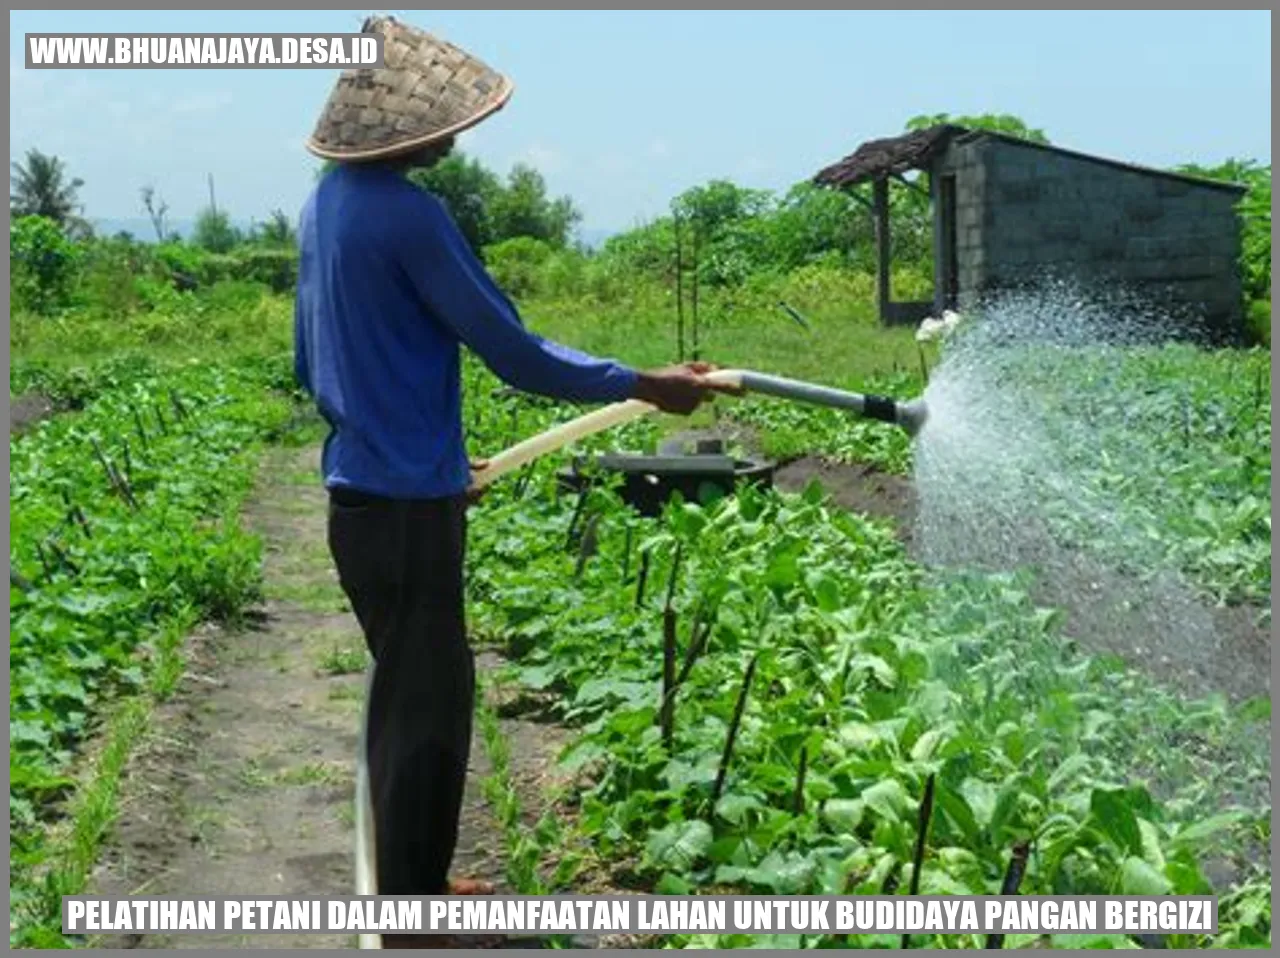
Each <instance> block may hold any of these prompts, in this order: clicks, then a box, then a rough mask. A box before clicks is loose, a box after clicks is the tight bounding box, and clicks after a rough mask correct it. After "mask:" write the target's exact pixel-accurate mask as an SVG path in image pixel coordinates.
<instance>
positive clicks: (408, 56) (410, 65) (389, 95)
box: [307, 17, 514, 161]
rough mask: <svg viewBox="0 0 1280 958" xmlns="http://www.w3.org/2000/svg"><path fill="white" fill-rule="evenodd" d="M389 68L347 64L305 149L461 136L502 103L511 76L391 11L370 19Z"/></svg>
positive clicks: (330, 150)
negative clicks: (414, 25) (379, 36)
mask: <svg viewBox="0 0 1280 958" xmlns="http://www.w3.org/2000/svg"><path fill="white" fill-rule="evenodd" d="M361 31H362V32H364V33H380V34H382V37H383V63H384V68H383V69H380V70H375V69H354V70H344V71H343V73H342V75H341V76H340V77H339V78H338V83H337V85H336V86H335V87H334V89H333V92H332V93H330V94H329V101H328V102H327V103H326V104H325V107H324V112H323V113H321V114H320V121H319V122H318V123H317V124H316V128H315V132H313V133H312V134H311V137H310V139H308V140H307V149H309V150H310V151H311V152H312V153H314V154H316V155H317V156H321V157H323V158H325V159H327V160H348V161H367V160H379V159H386V158H388V157H392V156H401V155H403V154H405V153H412V152H414V151H416V150H419V149H421V148H423V147H424V146H429V145H430V144H432V143H435V142H438V141H440V140H445V139H448V138H449V137H452V136H456V135H457V134H458V133H461V132H462V131H463V130H465V129H467V128H469V127H472V126H475V125H476V124H477V123H479V122H480V121H481V120H483V119H484V118H485V117H487V116H489V115H490V114H491V113H494V112H496V111H497V110H500V109H502V107H503V106H504V105H505V104H506V102H507V100H509V99H510V98H511V92H512V90H513V89H514V87H513V86H512V84H511V81H510V80H508V79H507V78H506V77H504V76H503V75H502V74H500V73H498V72H497V71H496V70H493V69H492V68H490V67H489V66H487V65H485V64H484V63H481V62H480V61H479V60H477V59H476V58H475V57H473V56H471V55H470V54H469V53H467V52H465V51H463V50H459V49H458V48H457V47H455V46H453V45H452V44H450V43H446V42H445V41H444V40H441V39H439V38H438V37H434V36H432V35H431V34H429V33H427V32H425V31H423V30H418V29H416V28H415V27H411V26H409V25H407V24H404V23H400V22H399V21H397V20H395V19H394V18H392V17H370V18H369V19H368V20H366V21H365V22H364V26H363V27H361Z"/></svg>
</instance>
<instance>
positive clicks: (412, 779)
mask: <svg viewBox="0 0 1280 958" xmlns="http://www.w3.org/2000/svg"><path fill="white" fill-rule="evenodd" d="M364 30H365V32H377V33H381V34H382V35H383V36H384V38H385V48H384V63H385V68H384V69H380V70H372V69H370V70H351V71H347V72H346V73H344V74H343V75H342V76H341V77H340V78H339V80H338V82H337V86H336V87H335V89H334V90H333V92H332V94H331V95H330V98H329V101H328V103H327V104H326V106H325V108H324V112H323V113H322V115H321V117H320V120H319V123H318V124H317V126H316V129H315V132H314V134H313V135H312V137H311V139H310V141H309V142H308V148H309V149H310V150H311V151H312V152H313V153H315V154H317V155H318V156H321V157H323V158H325V159H328V160H334V161H336V167H335V168H334V169H333V170H331V171H330V172H329V173H327V174H326V175H325V176H324V178H323V179H322V180H321V181H320V183H319V184H318V185H317V186H316V188H315V191H314V192H313V193H312V195H311V196H310V198H309V199H308V200H307V203H306V205H305V206H304V208H303V210H302V216H301V222H300V226H299V244H300V247H301V260H300V265H299V275H298V298H297V313H296V323H295V339H296V371H297V375H298V379H299V381H300V382H301V383H302V385H303V386H304V387H305V388H306V389H307V391H308V392H309V393H310V394H311V395H312V396H314V398H315V401H316V404H317V406H318V408H319V410H320V413H321V414H322V416H323V417H324V418H325V420H326V421H327V423H328V425H329V427H330V433H329V436H328V439H327V440H326V442H325V445H324V452H323V455H322V471H323V474H324V481H325V486H326V487H327V489H328V491H329V501H330V506H329V533H328V539H329V547H330V550H331V552H332V554H333V558H334V561H335V564H336V566H337V570H338V576H339V579H340V581H341V584H342V588H343V590H344V592H345V593H346V595H347V596H348V598H349V599H350V601H351V606H352V609H353V610H354V611H355V614H356V617H357V619H358V620H359V622H360V626H361V629H362V630H363V632H364V636H365V640H366V642H367V644H368V647H369V650H370V653H371V654H372V655H373V657H374V660H375V662H376V669H375V678H374V684H373V688H372V691H371V693H370V700H369V711H368V725H367V731H368V755H367V758H368V767H369V775H370V785H371V787H370V792H371V796H372V803H373V811H374V820H375V827H376V836H377V837H376V843H377V861H378V872H377V879H378V892H379V893H380V894H383V895H440V894H491V893H492V891H493V889H492V888H491V887H490V886H488V885H487V884H485V883H483V882H478V881H474V880H467V879H462V878H456V877H455V878H452V879H451V878H450V875H449V870H450V862H451V860H452V858H453V852H454V845H455V843H456V841H457V833H458V818H459V814H460V811H461V805H462V796H463V786H464V782H465V778H466V772H467V756H468V753H469V751H470V741H471V715H472V706H473V698H474V664H473V658H472V653H471V650H470V647H469V646H468V643H467V636H466V627H465V624H464V621H463V573H462V569H463V553H464V545H465V534H466V503H467V495H466V493H467V488H468V485H469V482H470V478H471V468H472V464H470V463H469V462H468V458H467V455H466V451H465V450H464V448H463V431H462V417H461V410H460V405H461V403H460V395H459V392H460V389H459V345H460V344H462V345H466V346H467V347H468V348H470V349H471V350H472V351H474V352H475V353H476V354H477V355H478V356H479V357H480V359H482V360H483V361H484V362H485V363H486V364H487V365H488V366H489V368H490V369H492V370H493V371H494V373H496V374H497V375H498V376H499V377H501V378H502V379H503V380H504V381H506V382H507V383H508V384H510V385H511V386H514V387H516V388H518V389H522V390H526V391H528V392H533V393H539V394H542V395H546V396H552V397H556V398H560V399H566V400H577V401H583V402H610V401H617V400H623V399H631V398H637V399H642V400H645V401H646V402H649V403H651V404H653V405H655V406H657V407H658V408H660V409H662V410H665V411H667V412H673V413H678V414H688V413H691V412H692V411H693V410H694V409H696V408H697V407H698V405H699V404H700V403H701V402H702V401H703V400H704V399H706V398H708V395H709V393H710V392H711V391H713V390H715V389H717V388H720V387H716V386H715V385H713V384H711V383H709V382H708V381H707V380H706V379H705V378H704V375H703V374H705V373H706V372H708V371H709V370H710V367H707V366H703V365H687V366H680V367H675V368H672V369H666V370H659V371H652V372H636V371H634V370H632V369H629V368H627V367H626V366H622V365H619V364H618V363H616V362H613V361H611V360H604V359H596V358H593V357H591V356H587V355H584V354H582V353H579V352H576V351H574V350H572V349H569V348H566V347H564V346H560V345H557V344H555V343H550V342H547V341H545V340H543V339H541V338H539V337H538V336H535V335H534V334H532V333H530V332H528V331H527V330H526V329H525V328H524V327H523V325H522V323H521V321H520V318H519V316H518V315H517V313H516V310H515V307H514V306H513V305H512V304H511V302H510V301H509V300H508V299H507V298H506V297H505V296H504V295H503V294H502V293H501V291H499V289H498V288H497V287H496V286H495V285H494V283H493V281H492V280H491V279H490V277H489V276H488V274H487V273H486V272H485V269H484V267H483V266H482V265H481V264H480V262H479V261H478V260H477V259H476V257H475V255H474V254H473V253H472V251H471V249H470V248H469V246H468V245H467V241H466V240H465V239H464V237H463V235H462V233H461V232H460V231H459V230H458V228H457V226H456V225H455V224H454V222H453V220H452V219H451V218H450V215H449V213H448V211H447V210H446V208H445V207H444V205H443V204H442V203H441V202H440V200H438V199H437V198H435V197H434V196H432V195H431V194H429V193H427V192H424V191H423V190H421V189H419V188H418V187H416V186H414V185H413V184H412V183H410V181H409V180H408V179H406V177H405V174H406V173H407V172H408V171H409V170H410V169H412V168H414V167H425V166H430V165H431V164H433V163H435V162H437V161H438V160H440V159H441V158H443V157H444V156H446V155H447V154H448V153H449V151H450V149H451V148H452V146H453V138H454V136H455V135H456V134H457V133H459V132H460V131H462V130H464V129H466V128H468V127H471V126H474V125H475V124H476V123H479V122H480V121H481V120H483V119H484V118H485V117H487V116H489V115H490V114H492V113H494V112H495V111H497V110H498V109H500V108H501V107H502V106H503V105H504V104H505V103H506V101H507V99H508V98H509V97H510V95H511V90H512V87H511V84H510V82H509V81H508V80H507V79H506V78H504V77H503V76H501V75H499V74H498V73H495V72H494V71H493V70H491V69H490V68H489V67H487V66H485V65H484V64H483V63H481V62H480V61H478V60H476V59H475V58H474V57H472V56H469V55H468V54H466V53H464V52H462V51H461V50H458V49H457V48H455V47H453V46H450V45H449V44H447V43H444V42H442V41H441V40H438V39H436V38H435V37H432V36H430V35H429V34H426V33H423V32H422V31H420V30H417V29H414V28H412V27H409V26H407V25H405V24H402V23H399V22H397V21H395V20H394V19H391V18H374V19H370V20H368V21H366V23H365V25H364ZM476 468H483V465H482V464H480V465H477V466H476ZM402 937H403V940H401V938H402ZM384 940H385V944H386V945H387V946H388V947H418V946H419V943H415V942H414V941H413V940H412V936H408V937H404V936H387V938H386V939H384ZM427 941H430V942H438V939H437V938H434V937H428V938H427Z"/></svg>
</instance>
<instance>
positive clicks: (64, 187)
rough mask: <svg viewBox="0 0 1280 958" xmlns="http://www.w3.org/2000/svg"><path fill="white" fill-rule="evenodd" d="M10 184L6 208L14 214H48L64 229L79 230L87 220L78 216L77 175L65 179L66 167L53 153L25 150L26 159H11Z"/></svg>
mask: <svg viewBox="0 0 1280 958" xmlns="http://www.w3.org/2000/svg"><path fill="white" fill-rule="evenodd" d="M11 166H12V168H13V188H12V191H11V192H10V193H9V212H10V214H11V215H13V216H47V217H48V218H49V219H51V220H53V221H54V222H55V223H57V224H58V225H59V226H61V227H62V228H63V229H64V230H66V231H67V232H81V231H85V230H87V229H88V224H87V223H86V222H85V221H84V220H83V219H81V218H80V215H79V214H80V211H81V209H82V207H81V206H80V198H79V196H77V195H76V191H77V190H78V189H80V187H82V186H84V180H82V179H80V178H79V177H75V178H73V179H70V180H68V178H67V169H66V166H65V165H64V164H63V162H62V161H61V160H60V159H58V158H57V157H56V156H47V155H45V154H44V153H41V152H40V151H39V150H34V149H33V150H28V151H27V159H26V162H25V163H13V164H11Z"/></svg>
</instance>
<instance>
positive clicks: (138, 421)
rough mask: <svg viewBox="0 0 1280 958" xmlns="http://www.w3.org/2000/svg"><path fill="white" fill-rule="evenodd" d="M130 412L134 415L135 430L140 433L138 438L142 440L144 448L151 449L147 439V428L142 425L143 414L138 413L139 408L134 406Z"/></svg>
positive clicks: (131, 406)
mask: <svg viewBox="0 0 1280 958" xmlns="http://www.w3.org/2000/svg"><path fill="white" fill-rule="evenodd" d="M129 410H130V411H131V412H132V413H133V428H134V430H135V431H136V432H137V433H138V438H139V439H140V440H142V448H143V449H149V448H150V442H149V440H148V437H147V427H146V426H144V425H143V424H142V413H140V412H138V407H137V406H134V405H132V404H130V406H129Z"/></svg>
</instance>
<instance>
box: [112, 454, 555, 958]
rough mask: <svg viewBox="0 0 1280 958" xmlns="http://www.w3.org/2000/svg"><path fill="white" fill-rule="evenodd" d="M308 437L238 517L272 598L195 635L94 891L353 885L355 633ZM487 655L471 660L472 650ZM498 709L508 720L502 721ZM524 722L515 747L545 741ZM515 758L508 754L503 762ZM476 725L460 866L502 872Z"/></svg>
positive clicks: (239, 939) (281, 460)
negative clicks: (246, 616) (257, 612)
mask: <svg viewBox="0 0 1280 958" xmlns="http://www.w3.org/2000/svg"><path fill="white" fill-rule="evenodd" d="M316 457H317V451H316V449H314V448H308V449H304V450H296V449H294V450H277V451H274V452H273V453H271V454H270V456H269V460H268V462H267V464H266V467H265V468H264V470H263V476H264V479H263V482H262V487H261V489H260V491H259V493H258V496H257V498H256V499H255V501H254V503H253V504H252V506H251V507H250V509H249V513H248V516H247V520H248V522H249V523H250V524H251V525H252V527H253V528H254V529H255V530H257V531H258V532H259V533H260V534H261V535H262V536H263V538H264V542H265V546H266V550H265V551H266V555H265V577H266V594H267V600H266V602H265V606H264V609H263V613H264V614H263V615H262V616H261V619H260V621H259V622H258V623H257V624H256V626H255V627H254V628H252V629H249V630H245V631H237V632H231V631H226V630H216V629H206V630H202V631H200V632H199V633H198V634H197V635H195V636H193V637H192V639H191V645H190V647H189V648H190V653H191V657H190V664H189V666H188V672H187V674H186V676H185V677H184V680H183V683H182V686H181V690H180V692H179V693H178V694H177V695H175V696H174V698H173V699H172V700H171V701H170V702H169V703H168V704H167V705H166V706H165V708H164V709H163V711H162V712H161V714H159V715H158V717H157V721H156V723H155V726H154V730H153V733H152V734H151V735H150V736H149V737H148V740H147V742H146V744H145V745H144V747H143V748H142V749H140V750H139V752H138V753H136V754H135V756H134V758H133V760H132V761H131V764H130V768H129V770H128V773H127V776H126V781H125V785H124V789H123V795H122V814H121V817H120V820H119V821H118V823H117V827H116V829H115V841H114V844H113V846H112V847H111V848H110V849H109V852H108V854H107V855H106V856H105V859H104V861H103V864H102V865H101V866H100V868H99V872H98V874H97V875H96V876H95V881H94V883H93V884H94V886H95V887H94V891H95V892H96V893H99V894H173V895H201V894H208V895H232V894H292V893H297V894H302V895H349V894H351V893H352V890H353V887H354V868H353V854H354V839H353V826H354V814H353V810H354V801H353V800H354V770H355V750H356V746H357V740H358V739H357V735H358V728H359V720H360V705H361V697H362V695H363V669H364V665H365V658H364V651H363V641H362V639H361V637H360V634H359V631H358V629H357V627H356V623H355V620H354V618H353V617H352V615H351V614H350V612H349V611H348V608H347V605H346V602H345V599H344V597H343V595H342V593H341V590H340V589H339V587H338V585H337V581H336V577H335V576H334V573H333V571H332V567H331V564H330V560H329V556H328V553H327V550H326V546H325V536H324V522H325V518H324V517H325V502H324V494H323V491H322V490H321V489H320V487H319V485H318V483H317V481H316V477H315V469H314V464H315V462H316V461H317V458H316ZM485 662H487V663H490V664H491V663H492V660H482V663H485ZM505 730H506V728H505V723H504V731H505ZM511 731H512V733H513V734H514V735H518V736H521V738H520V741H519V742H513V743H512V746H511V751H512V753H513V756H515V755H518V756H521V759H522V762H521V764H523V758H524V757H525V756H533V755H542V754H543V753H544V752H545V749H543V748H540V747H534V744H532V743H530V742H529V741H527V740H528V739H529V737H530V736H534V737H535V738H536V737H537V736H538V735H539V734H540V733H538V732H537V731H536V730H533V731H531V730H526V729H511ZM513 764H514V763H513ZM488 774H489V763H488V761H487V759H486V757H485V750H484V745H483V741H482V738H481V736H480V734H479V730H477V734H476V736H475V740H474V743H473V750H472V764H471V770H470V777H469V780H468V789H467V804H466V808H465V811H464V814H463V822H462V834H461V837H460V841H459V847H458V857H457V862H456V866H457V870H458V872H459V873H465V874H470V875H474V876H476V877H481V878H486V879H488V880H491V881H494V882H496V883H498V884H499V886H500V887H501V886H502V884H503V878H504V875H503V871H504V861H503V854H502V846H501V835H502V832H501V829H500V828H499V827H498V825H497V823H496V822H495V821H494V817H493V815H492V813H491V811H490V809H489V807H488V805H487V803H486V801H485V799H484V789H483V787H482V783H483V780H484V778H485V777H486V776H487V775H488ZM100 944H102V945H105V946H108V947H151V948H167V947H178V948H218V947H233V948H234V947H249V948H273V947H275V948H278V947H304V948H350V947H354V946H355V944H356V938H355V936H329V937H325V936H318V935H317V936H309V935H297V936H290V935H270V936H265V935H263V936H207V937H206V936H201V937H195V936H187V935H182V936H173V937H172V938H165V937H163V936H130V937H127V938H123V939H122V938H115V939H114V940H109V941H103V942H101V943H100Z"/></svg>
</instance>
